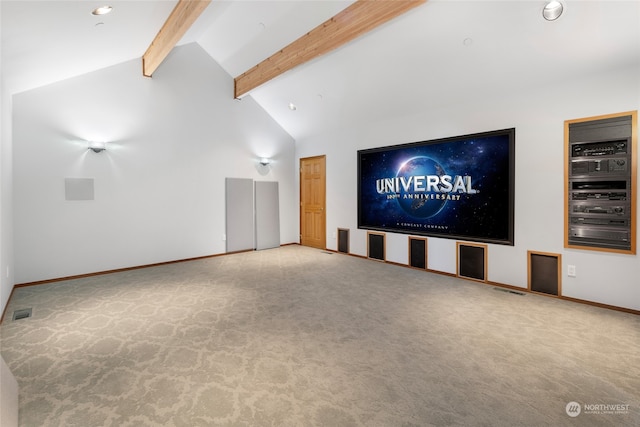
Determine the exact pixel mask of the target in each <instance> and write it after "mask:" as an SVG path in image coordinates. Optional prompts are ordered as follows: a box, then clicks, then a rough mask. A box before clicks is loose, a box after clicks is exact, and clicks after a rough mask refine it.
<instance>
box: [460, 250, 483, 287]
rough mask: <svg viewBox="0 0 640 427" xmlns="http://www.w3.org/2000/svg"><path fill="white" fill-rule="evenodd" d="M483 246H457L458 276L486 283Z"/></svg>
mask: <svg viewBox="0 0 640 427" xmlns="http://www.w3.org/2000/svg"><path fill="white" fill-rule="evenodd" d="M484 266H485V246H475V245H464V244H459V245H458V275H459V276H461V277H467V278H469V279H476V280H482V281H486V274H487V272H486V271H485V267H484Z"/></svg>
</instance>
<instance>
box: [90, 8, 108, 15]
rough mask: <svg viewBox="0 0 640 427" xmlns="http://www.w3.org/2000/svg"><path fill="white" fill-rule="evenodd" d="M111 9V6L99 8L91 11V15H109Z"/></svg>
mask: <svg viewBox="0 0 640 427" xmlns="http://www.w3.org/2000/svg"><path fill="white" fill-rule="evenodd" d="M112 10H113V7H111V6H100V7H97V8H95V9H93V10H92V11H91V14H92V15H106V14H107V13H111V11H112Z"/></svg>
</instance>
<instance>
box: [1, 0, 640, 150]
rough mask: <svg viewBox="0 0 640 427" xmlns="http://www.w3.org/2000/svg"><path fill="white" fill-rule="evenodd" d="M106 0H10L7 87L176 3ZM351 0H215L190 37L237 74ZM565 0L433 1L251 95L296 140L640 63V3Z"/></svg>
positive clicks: (128, 49)
mask: <svg viewBox="0 0 640 427" xmlns="http://www.w3.org/2000/svg"><path fill="white" fill-rule="evenodd" d="M107 2H108V3H109V4H110V5H112V6H113V8H114V9H113V12H112V13H110V14H108V15H103V16H93V15H91V13H90V12H91V10H93V9H94V8H96V7H98V6H102V5H103V3H105V0H101V1H100V2H96V1H94V0H71V1H58V0H44V1H32V0H15V1H14V0H2V2H1V7H2V9H1V19H2V73H3V78H4V80H5V85H6V88H8V90H10V91H12V92H21V91H24V90H28V89H31V88H35V87H39V86H42V85H45V84H48V83H52V82H55V81H58V80H62V79H65V78H69V77H72V76H76V75H80V74H83V73H86V72H90V71H93V70H97V69H100V68H103V67H107V66H110V65H114V64H117V63H120V62H124V61H128V60H131V59H135V58H141V57H142V55H143V54H144V52H145V51H146V49H147V48H148V47H149V45H150V43H151V41H152V40H153V38H154V37H155V35H156V34H157V32H158V30H159V29H160V28H161V27H162V25H163V23H164V22H165V20H166V19H167V17H168V16H169V14H170V13H171V11H172V9H173V8H174V6H175V4H176V1H173V0H171V1H169V0H167V1H164V0H161V1H154V0H143V1H125V0H111V1H108V0H107ZM351 3H352V1H313V0H294V1H291V0H290V1H271V0H255V1H250V0H235V1H228V0H226V1H219V0H213V1H212V2H211V3H210V5H209V6H208V7H207V9H206V10H205V11H204V13H203V14H202V15H201V16H200V17H199V18H198V20H197V21H196V22H195V24H194V25H193V26H192V27H191V29H190V30H189V31H188V32H187V34H186V35H185V36H184V37H183V38H182V39H181V40H180V42H179V44H185V43H190V42H197V43H199V44H200V45H201V46H202V48H203V49H204V50H205V51H206V52H208V54H209V55H211V57H212V58H213V59H215V60H216V61H217V62H218V63H219V64H220V65H221V66H222V67H223V68H224V69H225V70H226V71H227V72H228V73H229V74H230V75H231V76H232V77H237V76H239V75H240V74H242V73H243V72H245V71H247V70H249V69H250V68H251V67H253V66H254V65H256V64H258V63H259V62H261V61H262V60H264V59H265V58H267V57H269V56H271V55H272V54H274V53H275V52H277V51H278V50H280V49H282V48H283V47H285V46H286V45H288V44H289V43H291V42H293V41H294V40H296V39H298V38H299V37H301V36H303V35H304V34H306V33H307V32H309V31H310V30H312V29H313V28H315V27H316V26H318V25H319V24H321V23H322V22H324V21H326V20H327V19H329V18H331V17H332V16H334V15H336V14H337V13H339V12H340V11H342V10H343V9H345V8H346V7H347V6H349V5H350V4H351ZM564 4H565V12H564V14H563V15H562V17H561V18H560V19H558V20H557V21H554V22H549V21H546V20H544V19H543V18H542V8H543V6H544V1H530V0H511V1H500V0H499V1H484V0H469V1H461V0H429V1H427V2H426V3H424V4H421V5H419V6H417V7H416V8H414V9H412V10H410V11H408V12H406V13H405V14H403V15H401V16H399V17H397V18H394V19H393V20H392V21H390V22H387V23H385V24H383V25H381V26H380V27H378V28H376V29H374V30H372V31H370V32H369V33H367V34H365V35H363V36H360V37H359V38H357V39H356V40H354V41H351V42H349V43H348V44H346V45H344V46H342V47H340V48H338V49H337V50H335V51H333V52H331V53H329V54H326V55H324V56H322V57H319V58H316V59H313V60H312V61H310V62H307V63H305V64H303V65H301V66H299V67H297V68H295V69H293V70H291V71H288V72H286V73H285V74H283V75H281V76H279V77H277V78H275V79H273V80H271V81H269V82H267V83H265V84H263V85H261V86H259V87H258V88H256V89H253V90H252V91H251V92H250V95H249V96H251V97H253V98H254V99H255V100H256V101H257V102H258V103H259V104H260V105H261V106H262V107H263V108H264V109H265V110H266V111H267V112H268V113H269V114H270V115H271V116H272V117H273V118H274V119H275V120H276V121H278V122H279V123H280V125H281V126H282V127H283V128H284V129H285V130H286V131H287V132H289V133H290V134H291V135H292V136H293V137H294V138H296V139H297V138H303V137H305V136H307V135H311V134H315V133H318V132H321V131H326V130H328V129H331V128H337V127H342V126H345V125H347V124H349V123H354V122H365V121H369V120H378V119H381V118H383V117H386V116H390V115H391V116H395V115H406V114H412V113H413V112H415V111H426V110H429V109H431V108H441V107H443V106H451V105H456V104H457V103H461V102H465V101H468V100H477V99H488V100H489V99H491V98H492V97H499V96H503V95H506V94H508V93H510V92H512V91H514V90H517V89H518V88H521V87H535V86H542V85H548V84H553V83H554V82H557V81H564V80H570V79H573V78H579V77H580V76H583V75H587V74H591V73H597V72H601V71H605V70H608V69H615V68H621V67H627V66H630V65H633V64H639V63H640V2H639V1H633V0H630V1H629V0H628V1H615V0H599V1H588V0H575V1H570V0H567V1H565V2H564ZM160 67H162V65H160ZM141 68H142V66H141ZM639 79H640V77H639ZM635 90H638V89H637V88H635ZM639 96H640V94H639ZM523 102H524V101H523ZM289 103H293V104H295V105H296V106H297V109H296V110H295V111H292V110H290V109H289V107H288V105H289Z"/></svg>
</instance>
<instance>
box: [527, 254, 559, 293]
mask: <svg viewBox="0 0 640 427" xmlns="http://www.w3.org/2000/svg"><path fill="white" fill-rule="evenodd" d="M559 267H560V263H559V262H558V256H557V255H553V254H540V253H535V252H530V253H529V289H531V290H532V291H534V292H542V293H545V294H549V295H558V294H559V292H558V291H559V289H560V283H559V277H560V274H559V272H558V269H559Z"/></svg>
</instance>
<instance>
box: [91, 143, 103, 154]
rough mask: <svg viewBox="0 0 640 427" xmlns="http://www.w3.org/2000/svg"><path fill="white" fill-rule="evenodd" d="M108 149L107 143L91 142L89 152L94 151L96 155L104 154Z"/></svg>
mask: <svg viewBox="0 0 640 427" xmlns="http://www.w3.org/2000/svg"><path fill="white" fill-rule="evenodd" d="M106 149H107V143H106V142H97V141H90V142H89V150H91V151H93V152H94V153H102V152H103V151H104V150H106Z"/></svg>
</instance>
